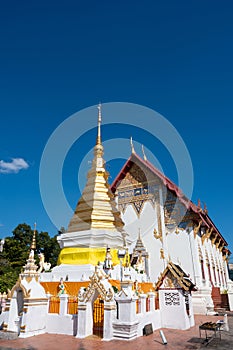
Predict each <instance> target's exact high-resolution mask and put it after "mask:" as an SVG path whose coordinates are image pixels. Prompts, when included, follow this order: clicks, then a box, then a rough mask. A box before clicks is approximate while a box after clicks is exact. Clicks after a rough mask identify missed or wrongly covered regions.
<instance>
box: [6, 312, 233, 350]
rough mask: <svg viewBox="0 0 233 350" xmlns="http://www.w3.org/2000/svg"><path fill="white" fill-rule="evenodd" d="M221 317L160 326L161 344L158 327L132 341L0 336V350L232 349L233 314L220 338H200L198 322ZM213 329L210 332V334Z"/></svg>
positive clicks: (220, 317) (70, 337) (55, 335)
mask: <svg viewBox="0 0 233 350" xmlns="http://www.w3.org/2000/svg"><path fill="white" fill-rule="evenodd" d="M220 319H223V316H200V315H199V316H196V317H195V322H196V325H195V326H194V327H192V328H191V329H189V330H186V331H179V330H173V329H163V332H164V335H165V337H166V339H167V345H164V344H163V342H162V339H161V337H160V333H159V330H156V331H154V333H153V334H151V335H148V336H144V337H140V338H138V339H136V340H132V341H128V342H126V341H119V340H113V341H111V342H106V341H102V340H101V339H99V338H95V337H89V338H87V339H85V340H80V339H76V338H74V337H72V336H66V335H57V334H44V335H39V336H34V337H30V338H26V339H20V338H18V339H16V340H3V339H0V350H11V349H21V350H57V349H59V350H63V349H64V350H97V349H98V350H109V348H110V349H111V350H119V349H123V347H127V350H142V349H149V350H153V349H155V350H165V349H167V350H186V349H206V348H207V349H208V350H213V349H218V350H223V349H224V350H225V349H229V350H232V349H233V313H229V315H228V323H229V328H230V330H229V332H226V331H222V332H221V336H222V339H221V340H220V339H219V337H216V338H214V339H213V340H212V341H211V342H210V343H209V344H208V345H207V346H206V342H205V340H204V337H205V334H204V331H202V332H203V334H202V337H203V338H201V339H200V338H199V325H200V324H202V323H204V322H208V321H211V322H216V321H217V320H220ZM211 335H212V332H209V336H211Z"/></svg>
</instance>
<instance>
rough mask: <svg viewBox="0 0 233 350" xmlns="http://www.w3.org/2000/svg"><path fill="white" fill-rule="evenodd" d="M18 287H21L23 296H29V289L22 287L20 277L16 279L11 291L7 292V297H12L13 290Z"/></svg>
mask: <svg viewBox="0 0 233 350" xmlns="http://www.w3.org/2000/svg"><path fill="white" fill-rule="evenodd" d="M18 289H21V290H22V291H23V296H24V298H30V293H31V289H29V290H27V289H26V288H25V287H24V285H23V284H22V283H21V279H20V278H19V279H18V281H17V282H16V284H15V285H14V287H13V288H12V289H11V291H10V293H9V294H10V295H9V297H10V298H12V297H13V294H14V292H15V291H17V290H18Z"/></svg>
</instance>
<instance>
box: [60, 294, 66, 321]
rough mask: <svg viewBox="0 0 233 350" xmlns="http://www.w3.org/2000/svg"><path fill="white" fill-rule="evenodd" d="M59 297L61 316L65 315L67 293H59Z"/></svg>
mask: <svg viewBox="0 0 233 350" xmlns="http://www.w3.org/2000/svg"><path fill="white" fill-rule="evenodd" d="M59 298H60V311H59V315H61V316H64V315H67V306H68V295H67V294H61V295H60V296H59Z"/></svg>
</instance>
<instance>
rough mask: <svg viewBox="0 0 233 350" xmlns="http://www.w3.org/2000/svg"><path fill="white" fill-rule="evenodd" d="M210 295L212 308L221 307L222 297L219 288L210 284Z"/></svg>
mask: <svg viewBox="0 0 233 350" xmlns="http://www.w3.org/2000/svg"><path fill="white" fill-rule="evenodd" d="M211 297H212V300H213V303H214V310H216V309H221V308H222V298H221V294H220V288H219V287H214V286H212V293H211Z"/></svg>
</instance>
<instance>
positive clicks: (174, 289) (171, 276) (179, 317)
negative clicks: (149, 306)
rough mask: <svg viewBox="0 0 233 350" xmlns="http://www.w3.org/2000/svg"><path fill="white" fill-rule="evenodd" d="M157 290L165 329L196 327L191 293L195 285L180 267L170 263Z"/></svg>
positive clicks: (161, 277) (156, 287) (157, 284)
mask: <svg viewBox="0 0 233 350" xmlns="http://www.w3.org/2000/svg"><path fill="white" fill-rule="evenodd" d="M155 290H156V291H158V292H159V305H160V311H161V322H162V325H163V327H165V328H176V329H189V328H190V327H192V326H194V314H193V306H192V296H191V291H192V290H195V285H194V284H193V282H192V281H191V280H190V278H189V276H188V275H187V274H186V273H185V272H184V271H183V270H182V268H181V267H180V266H179V265H176V264H173V263H172V262H169V263H168V265H167V267H166V268H165V270H164V271H163V273H162V274H161V275H160V278H159V280H158V282H157V283H156V285H155Z"/></svg>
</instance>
